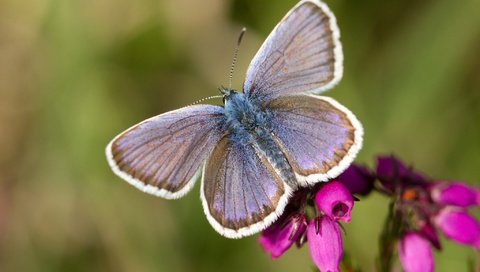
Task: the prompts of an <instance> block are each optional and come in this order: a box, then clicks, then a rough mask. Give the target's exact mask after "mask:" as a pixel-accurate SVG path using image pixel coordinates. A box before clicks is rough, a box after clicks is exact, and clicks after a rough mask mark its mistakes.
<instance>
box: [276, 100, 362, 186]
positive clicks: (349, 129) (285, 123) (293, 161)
mask: <svg viewBox="0 0 480 272" xmlns="http://www.w3.org/2000/svg"><path fill="white" fill-rule="evenodd" d="M268 108H269V109H270V110H271V111H272V120H271V126H272V134H273V135H275V138H276V139H277V142H278V143H279V145H280V146H281V148H282V149H283V151H284V154H285V155H286V156H287V158H288V161H289V163H290V165H291V166H292V168H293V170H294V171H295V173H296V174H297V179H298V181H299V182H300V183H301V185H303V186H306V185H309V184H314V183H316V182H319V181H327V180H328V179H331V178H335V177H336V176H337V175H339V174H340V173H341V172H342V171H343V170H345V169H346V168H347V167H348V166H349V165H350V163H351V162H352V161H353V159H354V157H355V156H356V154H357V153H358V151H359V149H360V147H361V144H362V136H363V129H362V126H361V124H360V123H359V122H358V120H357V119H356V118H355V116H354V115H353V114H352V113H351V112H350V111H349V110H348V109H346V108H345V107H343V106H342V105H340V104H339V103H338V102H336V101H335V100H333V99H332V98H328V97H320V96H314V95H296V96H287V97H280V98H277V99H275V100H272V101H270V102H269V104H268Z"/></svg>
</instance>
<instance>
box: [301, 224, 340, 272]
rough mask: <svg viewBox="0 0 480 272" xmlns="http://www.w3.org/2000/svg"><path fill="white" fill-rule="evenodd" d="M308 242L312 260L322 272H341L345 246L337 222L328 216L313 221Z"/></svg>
mask: <svg viewBox="0 0 480 272" xmlns="http://www.w3.org/2000/svg"><path fill="white" fill-rule="evenodd" d="M307 240H308V248H309V249H310V255H311V257H312V260H313V262H314V263H315V265H316V266H317V267H318V269H320V271H322V272H338V271H340V268H339V266H340V262H341V261H342V256H343V244H342V234H341V232H340V228H339V227H338V224H337V222H335V221H334V220H332V219H331V218H330V217H328V216H321V217H318V218H315V219H313V220H311V221H310V223H309V224H308V228H307Z"/></svg>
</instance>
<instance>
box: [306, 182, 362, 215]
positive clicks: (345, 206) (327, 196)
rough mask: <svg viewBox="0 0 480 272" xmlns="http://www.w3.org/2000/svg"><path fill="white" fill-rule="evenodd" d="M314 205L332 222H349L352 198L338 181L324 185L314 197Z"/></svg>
mask: <svg viewBox="0 0 480 272" xmlns="http://www.w3.org/2000/svg"><path fill="white" fill-rule="evenodd" d="M315 204H316V205H317V207H318V209H319V210H321V211H322V212H323V213H324V214H325V215H327V216H329V217H330V218H331V219H332V220H340V221H344V222H350V220H351V219H352V209H353V205H354V204H353V196H352V194H351V193H350V191H349V190H348V189H347V188H346V187H345V186H344V185H343V184H342V183H340V182H338V181H330V182H328V183H326V184H324V185H323V186H322V187H321V188H320V189H319V190H318V192H317V194H316V195H315Z"/></svg>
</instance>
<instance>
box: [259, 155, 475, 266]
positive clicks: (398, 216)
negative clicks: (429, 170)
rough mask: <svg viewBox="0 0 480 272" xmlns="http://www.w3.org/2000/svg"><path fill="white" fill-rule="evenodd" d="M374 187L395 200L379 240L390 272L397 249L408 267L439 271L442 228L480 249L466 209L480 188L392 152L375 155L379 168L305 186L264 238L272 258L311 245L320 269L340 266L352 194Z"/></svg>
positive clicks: (353, 171) (353, 168) (354, 168)
mask: <svg viewBox="0 0 480 272" xmlns="http://www.w3.org/2000/svg"><path fill="white" fill-rule="evenodd" d="M372 191H377V192H380V193H382V194H384V195H386V196H388V197H389V198H390V199H391V206H390V207H391V209H390V214H389V217H388V218H387V220H386V223H387V224H385V228H384V231H383V234H382V237H381V244H382V245H383V249H381V250H382V252H381V253H380V258H379V260H380V264H379V266H380V267H379V269H380V270H382V271H384V270H385V271H389V270H391V265H392V263H393V262H392V258H393V254H394V253H395V250H394V249H395V248H397V250H398V255H399V258H400V263H401V264H402V266H403V269H404V271H406V272H417V271H422V272H423V271H427V272H428V271H434V259H433V248H436V249H439V250H440V249H441V244H440V239H439V236H438V232H442V233H443V234H444V235H445V237H446V238H448V239H450V240H453V241H455V242H457V243H460V244H463V245H467V246H471V247H473V248H475V249H477V250H478V249H480V224H479V222H478V221H477V220H476V219H475V218H474V217H472V216H471V215H470V214H469V213H468V209H470V208H472V207H478V206H479V205H480V190H479V189H478V188H474V187H471V186H468V185H466V184H464V183H461V182H447V181H443V180H433V179H429V178H427V177H426V176H424V175H423V174H421V173H419V172H416V171H413V170H412V168H409V167H407V166H405V164H403V163H402V162H401V161H400V160H398V159H396V158H395V157H393V156H388V157H378V159H377V167H376V170H375V171H372V170H369V169H368V168H366V167H362V166H358V165H355V164H354V165H351V166H350V167H349V168H348V169H347V170H346V171H345V172H344V173H342V174H341V175H340V176H339V177H338V178H336V179H335V180H332V181H330V182H328V183H323V184H320V185H317V186H315V187H313V188H302V189H300V190H299V191H297V192H296V193H295V195H294V196H293V197H292V199H291V200H290V202H289V204H288V205H287V207H286V210H285V212H284V214H283V215H282V216H281V217H280V218H279V219H278V220H277V221H276V222H275V223H274V224H273V225H271V226H270V227H269V228H267V229H266V230H265V231H264V232H263V233H262V235H261V237H260V239H259V242H260V244H261V245H262V246H263V248H264V249H265V250H266V251H267V252H269V253H270V255H271V256H272V258H278V257H280V256H281V255H282V254H283V253H284V252H286V251H287V250H288V249H289V248H290V247H291V246H292V245H293V244H296V245H297V246H298V247H300V246H302V245H303V244H305V243H308V247H309V250H310V254H311V257H312V260H313V262H314V263H315V265H316V266H317V267H318V268H319V269H320V271H339V267H340V263H341V261H342V256H343V245H342V232H341V226H340V225H339V222H349V221H350V220H351V214H352V209H353V206H354V200H355V197H353V195H361V196H366V195H368V194H369V193H371V192H372ZM395 244H397V247H395ZM382 262H383V263H382Z"/></svg>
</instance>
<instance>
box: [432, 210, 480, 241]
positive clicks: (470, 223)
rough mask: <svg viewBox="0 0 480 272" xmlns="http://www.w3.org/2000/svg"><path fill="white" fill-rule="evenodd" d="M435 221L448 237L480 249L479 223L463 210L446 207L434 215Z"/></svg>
mask: <svg viewBox="0 0 480 272" xmlns="http://www.w3.org/2000/svg"><path fill="white" fill-rule="evenodd" d="M435 223H436V225H437V226H438V228H439V229H440V230H442V232H443V233H444V234H445V236H446V237H447V238H448V239H450V240H453V241H455V242H457V243H460V244H464V245H468V246H472V247H475V248H477V249H480V247H479V243H480V224H479V223H478V222H477V221H476V220H475V218H473V217H472V216H470V215H469V214H468V213H466V212H465V211H462V210H458V209H455V208H451V207H446V208H444V209H442V211H440V213H438V214H437V215H436V216H435Z"/></svg>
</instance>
